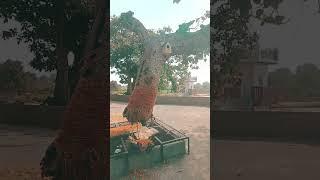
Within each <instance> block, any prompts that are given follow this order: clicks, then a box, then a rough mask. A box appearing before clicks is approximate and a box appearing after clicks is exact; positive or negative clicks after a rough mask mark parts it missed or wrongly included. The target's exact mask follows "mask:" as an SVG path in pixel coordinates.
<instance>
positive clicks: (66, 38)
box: [0, 0, 94, 104]
mask: <svg viewBox="0 0 320 180" xmlns="http://www.w3.org/2000/svg"><path fill="white" fill-rule="evenodd" d="M84 2H86V1H81V3H80V1H73V0H57V1H54V0H46V1H36V0H25V1H19V0H10V1H1V2H0V18H1V20H3V22H4V23H10V22H18V24H19V25H18V26H16V27H9V28H8V29H6V30H4V31H3V32H2V38H3V39H9V38H12V37H15V38H17V40H18V41H17V43H18V44H20V43H21V42H23V43H26V44H27V45H28V48H29V50H30V51H31V52H32V53H33V54H34V57H33V59H31V63H30V65H31V66H32V67H33V68H35V69H37V70H39V71H53V70H56V71H57V75H56V80H55V92H54V96H55V98H56V102H57V103H58V104H65V103H66V101H67V99H68V92H69V90H68V88H69V85H68V83H69V81H70V83H71V91H72V89H73V88H74V87H75V84H76V83H77V78H78V74H79V70H80V68H81V65H82V64H81V61H80V60H81V57H82V55H83V51H84V47H85V43H86V38H87V34H88V32H89V30H90V28H91V27H92V24H93V23H92V21H91V20H93V18H94V17H93V15H92V13H90V12H89V11H88V7H87V4H86V3H84ZM68 52H73V54H74V55H75V62H74V66H73V67H72V68H69V67H68V60H67V55H68ZM68 71H69V72H68ZM69 74H70V78H69Z"/></svg>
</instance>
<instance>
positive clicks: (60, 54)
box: [54, 0, 69, 105]
mask: <svg viewBox="0 0 320 180" xmlns="http://www.w3.org/2000/svg"><path fill="white" fill-rule="evenodd" d="M56 28H57V47H56V53H57V65H56V67H57V76H56V81H55V88H54V98H55V104H56V105H65V104H66V103H67V102H68V99H69V98H68V97H69V88H68V59H67V53H66V50H65V49H64V38H63V33H64V0H58V1H57V27H56Z"/></svg>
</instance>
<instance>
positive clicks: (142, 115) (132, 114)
mask: <svg viewBox="0 0 320 180" xmlns="http://www.w3.org/2000/svg"><path fill="white" fill-rule="evenodd" d="M170 54H171V46H170V44H168V43H164V44H162V45H161V43H160V41H159V40H158V39H148V40H147V41H146V42H145V50H144V54H143V59H142V61H141V64H140V69H139V72H138V76H137V78H136V84H135V87H134V89H133V92H132V95H131V96H130V98H129V103H128V105H127V107H126V108H125V110H124V112H123V116H124V117H126V118H127V119H128V121H129V122H141V123H145V122H146V121H147V120H148V119H149V118H151V117H152V111H153V106H154V104H155V100H156V96H157V91H158V85H159V81H160V76H161V71H162V67H163V65H164V63H165V62H166V60H167V59H168V58H169V57H170Z"/></svg>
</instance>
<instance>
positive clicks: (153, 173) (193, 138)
mask: <svg viewBox="0 0 320 180" xmlns="http://www.w3.org/2000/svg"><path fill="white" fill-rule="evenodd" d="M125 105H126V104H124V103H118V102H117V103H116V102H112V103H111V105H110V111H111V113H122V111H123V109H124V108H125ZM154 116H156V117H158V118H160V119H161V120H162V121H164V122H165V123H167V124H169V125H171V126H173V127H175V128H176V129H178V130H180V131H182V132H184V133H186V134H187V135H188V136H189V137H190V150H191V152H190V155H188V156H184V157H183V158H180V159H176V160H174V161H171V162H168V163H166V164H164V165H161V166H159V167H154V168H151V169H148V170H142V171H140V172H139V176H143V177H144V179H147V180H148V179H150V180H151V179H156V180H209V179H210V158H209V157H210V138H209V135H210V109H209V108H207V107H193V106H169V105H156V106H155V108H154ZM134 176H135V174H133V173H132V174H131V175H129V176H128V177H125V178H123V179H124V180H129V179H134V178H133V177H134Z"/></svg>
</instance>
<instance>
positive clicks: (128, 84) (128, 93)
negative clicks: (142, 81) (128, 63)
mask: <svg viewBox="0 0 320 180" xmlns="http://www.w3.org/2000/svg"><path fill="white" fill-rule="evenodd" d="M131 93H132V82H131V77H130V76H128V81H127V95H131Z"/></svg>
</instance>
